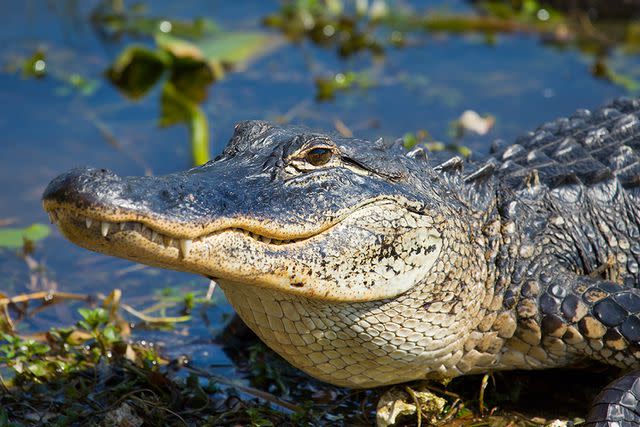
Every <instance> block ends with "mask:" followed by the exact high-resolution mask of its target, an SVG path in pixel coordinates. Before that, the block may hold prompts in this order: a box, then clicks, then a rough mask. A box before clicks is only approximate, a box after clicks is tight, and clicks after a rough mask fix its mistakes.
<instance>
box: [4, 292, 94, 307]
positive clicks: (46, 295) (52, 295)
mask: <svg viewBox="0 0 640 427" xmlns="http://www.w3.org/2000/svg"><path fill="white" fill-rule="evenodd" d="M58 298H59V299H69V300H76V301H86V300H88V299H89V296H88V295H83V294H73V293H70V292H54V291H41V292H34V293H31V294H23V295H18V296H15V297H11V298H0V307H3V306H7V305H9V304H17V303H21V302H28V301H33V300H39V299H43V300H45V302H51V301H52V300H54V299H58Z"/></svg>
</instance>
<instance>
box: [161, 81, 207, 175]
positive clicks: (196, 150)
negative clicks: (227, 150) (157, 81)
mask: <svg viewBox="0 0 640 427" xmlns="http://www.w3.org/2000/svg"><path fill="white" fill-rule="evenodd" d="M160 104H161V107H160V110H161V116H160V126H171V125H174V124H176V123H186V124H187V125H188V126H189V131H190V140H191V153H192V156H193V162H194V164H195V165H201V164H203V163H206V162H207V161H209V124H208V122H207V116H206V115H205V114H204V112H203V111H202V109H201V108H200V107H199V106H198V104H196V103H195V102H194V101H193V100H192V99H189V98H188V97H186V96H184V95H183V94H182V93H181V92H180V90H178V89H177V88H176V86H175V85H174V84H173V82H171V81H167V82H166V83H165V85H164V87H163V89H162V96H161V98H160Z"/></svg>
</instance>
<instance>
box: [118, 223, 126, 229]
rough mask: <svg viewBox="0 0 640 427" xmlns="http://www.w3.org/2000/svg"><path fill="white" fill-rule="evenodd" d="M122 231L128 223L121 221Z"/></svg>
mask: <svg viewBox="0 0 640 427" xmlns="http://www.w3.org/2000/svg"><path fill="white" fill-rule="evenodd" d="M119 225H120V231H122V230H124V227H125V226H126V225H127V223H126V222H121V223H120V224H119Z"/></svg>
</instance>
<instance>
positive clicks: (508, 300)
mask: <svg viewBox="0 0 640 427" xmlns="http://www.w3.org/2000/svg"><path fill="white" fill-rule="evenodd" d="M516 302H517V300H516V296H515V295H514V293H513V291H511V290H508V291H507V292H505V293H504V299H503V300H502V304H503V305H504V308H506V309H507V310H511V309H512V308H513V307H515V306H516Z"/></svg>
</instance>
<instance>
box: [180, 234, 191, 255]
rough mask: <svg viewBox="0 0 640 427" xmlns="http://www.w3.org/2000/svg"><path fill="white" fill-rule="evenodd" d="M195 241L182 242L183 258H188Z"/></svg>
mask: <svg viewBox="0 0 640 427" xmlns="http://www.w3.org/2000/svg"><path fill="white" fill-rule="evenodd" d="M192 243H193V240H189V239H182V240H180V253H181V254H182V258H186V257H187V255H189V251H190V250H191V244H192Z"/></svg>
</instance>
